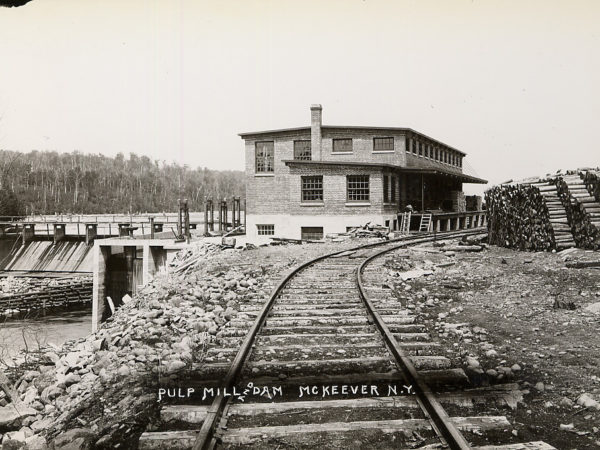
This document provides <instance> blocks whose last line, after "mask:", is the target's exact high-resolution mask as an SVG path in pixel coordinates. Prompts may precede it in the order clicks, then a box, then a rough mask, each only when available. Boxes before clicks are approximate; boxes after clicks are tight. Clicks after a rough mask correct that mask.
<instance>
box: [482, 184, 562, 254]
mask: <svg viewBox="0 0 600 450" xmlns="http://www.w3.org/2000/svg"><path fill="white" fill-rule="evenodd" d="M485 201H486V204H487V208H488V231H489V243H490V244H494V245H499V246H502V247H509V248H516V249H519V250H527V251H548V250H552V249H555V248H556V242H555V238H554V232H553V230H552V225H551V224H550V214H549V212H548V208H547V207H546V204H545V201H544V198H543V197H542V194H541V193H540V190H539V189H538V188H537V187H534V186H530V185H500V186H495V187H493V188H492V189H490V190H488V191H486V193H485Z"/></svg>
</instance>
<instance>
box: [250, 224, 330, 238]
mask: <svg viewBox="0 0 600 450" xmlns="http://www.w3.org/2000/svg"><path fill="white" fill-rule="evenodd" d="M256 230H257V232H258V235H259V236H274V235H275V225H273V224H261V225H256ZM300 234H301V237H302V239H303V240H319V239H323V227H301V228H300Z"/></svg>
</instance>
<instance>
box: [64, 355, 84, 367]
mask: <svg viewBox="0 0 600 450" xmlns="http://www.w3.org/2000/svg"><path fill="white" fill-rule="evenodd" d="M80 357H81V354H80V353H79V352H70V353H67V354H66V355H65V356H64V357H63V358H62V361H63V362H64V363H65V365H66V366H67V367H68V368H70V369H74V368H76V367H79V366H78V362H79V358H80Z"/></svg>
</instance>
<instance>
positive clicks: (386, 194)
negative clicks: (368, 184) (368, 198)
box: [383, 175, 396, 203]
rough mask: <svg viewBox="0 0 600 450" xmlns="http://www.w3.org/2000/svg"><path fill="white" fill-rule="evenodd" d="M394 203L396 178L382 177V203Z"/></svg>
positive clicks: (390, 176)
mask: <svg viewBox="0 0 600 450" xmlns="http://www.w3.org/2000/svg"><path fill="white" fill-rule="evenodd" d="M395 201H396V177H395V176H393V175H384V176H383V202H384V203H394V202H395Z"/></svg>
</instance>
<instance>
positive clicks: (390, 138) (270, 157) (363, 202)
mask: <svg viewBox="0 0 600 450" xmlns="http://www.w3.org/2000/svg"><path fill="white" fill-rule="evenodd" d="M240 136H241V137H242V139H244V141H245V148H246V234H247V235H248V237H249V238H258V237H259V236H278V237H286V238H292V239H300V238H302V239H317V238H322V237H323V236H324V235H326V234H327V233H340V232H345V231H347V230H348V229H349V228H352V227H356V226H362V225H364V224H366V223H367V222H372V223H376V224H380V225H386V226H389V227H390V228H391V229H397V228H398V213H399V212H400V211H402V210H403V209H404V208H405V207H406V206H407V205H409V204H410V205H411V206H412V207H413V208H414V210H415V211H436V212H443V211H445V212H461V211H464V210H465V197H464V194H463V192H462V185H463V183H487V181H485V180H482V179H480V178H477V177H473V176H470V175H466V174H464V173H463V159H464V157H465V155H466V154H465V153H464V152H462V151H460V150H457V149H455V148H453V147H450V146H448V145H446V144H443V143H442V142H440V141H437V140H435V139H432V138H430V137H427V136H425V135H424V134H422V133H419V132H416V131H414V130H411V129H410V128H389V127H355V126H353V127H347V126H329V125H327V126H324V125H322V108H321V105H312V106H311V125H310V127H301V128H286V129H281V130H270V131H256V132H251V133H242V134H240ZM448 226H450V222H449V221H448Z"/></svg>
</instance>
